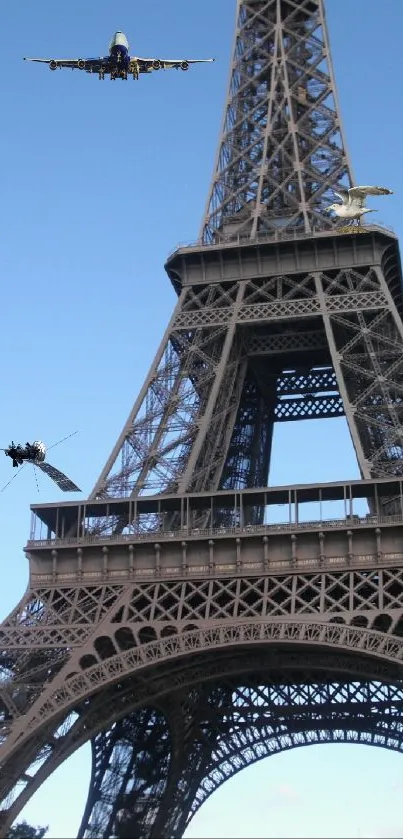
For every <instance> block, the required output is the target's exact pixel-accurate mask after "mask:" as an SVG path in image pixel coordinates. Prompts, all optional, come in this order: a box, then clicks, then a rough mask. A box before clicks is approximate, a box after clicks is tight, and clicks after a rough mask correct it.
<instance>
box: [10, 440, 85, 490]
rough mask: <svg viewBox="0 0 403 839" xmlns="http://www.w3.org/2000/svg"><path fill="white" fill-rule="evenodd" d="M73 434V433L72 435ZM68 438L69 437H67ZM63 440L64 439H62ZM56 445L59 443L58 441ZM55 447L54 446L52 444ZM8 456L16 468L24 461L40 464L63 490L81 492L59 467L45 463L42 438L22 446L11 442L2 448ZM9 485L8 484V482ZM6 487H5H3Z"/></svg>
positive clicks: (39, 466) (44, 448) (44, 449)
mask: <svg viewBox="0 0 403 839" xmlns="http://www.w3.org/2000/svg"><path fill="white" fill-rule="evenodd" d="M70 436H72V435H70ZM65 439H67V438H65ZM60 442H63V440H60ZM56 445H58V444H57V443H56ZM51 448H53V446H51ZM2 451H3V452H4V453H5V455H6V457H10V458H11V460H12V461H13V467H14V469H16V468H17V467H18V466H22V465H23V463H32V465H33V466H38V468H39V469H41V470H42V472H44V473H45V475H48V476H49V478H51V479H52V480H53V481H54V482H55V484H57V486H58V487H59V488H60V489H61V490H63V492H81V490H80V489H79V488H78V486H76V484H74V483H73V481H71V480H70V478H68V477H67V475H65V474H64V473H63V472H60V471H59V469H56V468H55V467H54V466H52V465H51V464H50V463H45V462H44V461H45V457H46V446H45V444H44V443H42V442H41V441H40V440H35V441H34V442H33V443H26V444H25V446H21V445H20V444H19V443H18V444H17V445H15V443H13V442H12V443H11V446H9V447H8V448H7V449H2ZM6 486H8V484H6ZM3 489H5V487H3Z"/></svg>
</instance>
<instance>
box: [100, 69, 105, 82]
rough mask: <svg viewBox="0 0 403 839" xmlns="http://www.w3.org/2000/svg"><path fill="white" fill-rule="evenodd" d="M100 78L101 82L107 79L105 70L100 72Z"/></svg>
mask: <svg viewBox="0 0 403 839" xmlns="http://www.w3.org/2000/svg"><path fill="white" fill-rule="evenodd" d="M98 78H99V80H100V81H103V80H104V78H105V70H100V71H99V73H98Z"/></svg>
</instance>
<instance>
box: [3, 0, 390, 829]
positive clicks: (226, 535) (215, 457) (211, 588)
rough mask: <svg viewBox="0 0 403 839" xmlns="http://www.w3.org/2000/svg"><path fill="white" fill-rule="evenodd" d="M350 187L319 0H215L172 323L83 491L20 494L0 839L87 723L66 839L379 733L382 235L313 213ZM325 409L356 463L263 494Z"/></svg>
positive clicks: (385, 483)
mask: <svg viewBox="0 0 403 839" xmlns="http://www.w3.org/2000/svg"><path fill="white" fill-rule="evenodd" d="M351 181H352V179H351V170H350V167H349V163H348V158H347V155H346V150H345V143H344V140H343V136H342V132H341V121H340V114H339V110H338V106H337V97H336V91H335V84H334V78H333V71H332V66H331V58H330V52H329V43H328V36H327V31H326V24H325V18H324V8H323V0H238V2H237V23H236V33H235V45H234V52H233V61H232V64H231V75H230V86H229V93H228V99H227V104H226V107H225V113H224V124H223V129H222V134H221V139H220V143H219V151H218V156H217V164H216V169H215V174H214V177H213V182H212V186H211V190H210V195H209V200H208V205H207V210H206V214H205V218H204V221H203V226H202V233H201V238H200V241H199V242H198V244H195V245H194V246H189V247H187V248H180V249H177V250H176V251H175V252H174V253H173V254H172V255H171V256H170V257H169V259H168V261H167V263H166V266H165V267H166V270H167V273H168V275H169V278H170V280H171V282H172V284H173V287H174V289H175V292H176V294H177V296H178V301H177V305H176V307H175V310H174V312H173V315H172V318H171V320H170V322H169V324H168V327H167V330H166V332H165V335H164V337H163V340H162V342H161V345H160V347H159V349H158V351H157V353H156V356H155V359H154V361H153V363H152V365H151V368H150V371H149V373H148V375H147V378H146V381H145V382H144V385H143V387H142V389H141V391H140V394H139V396H138V399H137V400H136V402H135V404H134V406H133V409H132V411H131V412H130V416H129V417H128V420H127V422H126V423H125V425H124V427H123V430H122V433H121V435H120V437H119V439H118V440H117V442H116V445H115V446H114V448H113V451H112V452H111V455H110V457H109V459H108V461H107V463H106V464H105V467H104V469H103V470H102V472H101V475H100V476H99V479H98V481H97V482H96V485H95V487H94V489H93V491H92V493H91V495H90V497H89V498H88V499H87V500H86V501H83V502H81V503H79V504H76V503H64V504H53V505H42V506H35V507H33V518H34V522H33V528H32V532H31V537H30V540H29V542H28V545H27V547H26V552H27V556H28V559H29V563H30V582H29V586H28V590H27V592H26V594H25V596H24V598H23V599H22V601H21V602H20V603H19V604H18V606H17V607H16V608H15V609H14V610H13V612H12V613H11V615H9V617H8V618H7V619H6V621H4V623H3V624H2V626H1V628H0V648H1V653H0V800H1V808H2V809H1V810H0V836H1V837H4V836H6V835H7V831H8V828H9V826H10V824H11V823H12V821H13V820H14V819H15V818H16V817H17V816H18V813H19V812H20V810H21V808H22V807H23V806H24V805H25V804H26V802H27V801H28V799H29V798H30V796H31V795H32V794H33V793H34V792H35V791H36V790H37V789H38V788H39V786H40V785H41V784H42V783H43V781H44V780H45V779H46V778H47V777H48V776H49V775H50V774H51V773H52V772H53V771H54V770H55V769H56V768H57V767H58V766H59V765H60V764H61V763H62V762H63V761H64V760H66V759H67V758H68V757H69V756H70V755H71V754H73V752H74V751H75V750H76V749H77V748H79V747H80V746H81V745H82V744H83V743H85V742H87V741H88V740H91V743H92V758H93V764H92V774H91V779H90V789H89V796H88V801H87V805H86V808H85V812H84V815H83V819H82V824H81V828H80V833H79V836H80V837H88V839H95V838H96V839H98V837H105V839H106V837H112V838H113V839H124V837H139V839H140V837H141V839H157V837H170V838H171V837H180V836H181V835H182V834H183V831H184V830H185V828H186V826H187V825H188V824H189V821H190V819H191V818H192V816H193V815H194V813H195V812H196V811H197V810H198V808H199V807H200V806H201V805H202V804H203V802H204V801H205V800H206V798H207V797H208V796H209V795H210V794H211V793H212V792H213V791H214V790H215V789H217V787H219V786H220V784H222V783H223V782H224V781H225V780H226V778H228V777H230V776H231V775H233V774H234V773H235V772H237V771H239V770H240V769H242V768H243V767H245V766H248V765H250V764H251V763H253V762H254V761H256V760H260V759H262V758H264V757H266V756H268V755H271V754H274V753H276V752H279V751H281V750H284V749H289V748H293V747H296V746H301V745H309V744H311V743H322V742H336V741H337V742H347V741H348V742H358V743H369V744H373V745H377V746H383V747H385V748H391V749H396V750H399V751H400V750H402V749H403V717H402V712H403V705H402V703H403V551H402V535H403V483H402V472H403V468H402V467H403V422H402V405H403V324H402V313H403V297H402V273H401V266H400V256H399V248H398V242H397V240H396V237H395V236H394V235H393V234H392V233H391V232H390V231H387V230H385V229H384V228H381V227H377V226H365V227H364V228H363V231H362V232H359V231H350V232H348V231H346V230H345V229H340V228H339V229H335V228H332V223H331V221H330V218H329V216H328V214H327V213H326V212H325V207H326V205H327V204H329V203H330V201H331V195H330V192H331V189H333V188H334V187H336V186H344V187H345V186H348V185H349V184H350V183H351ZM343 415H345V417H346V420H347V422H348V426H349V429H350V433H351V437H352V441H353V444H354V448H355V452H356V455H357V460H358V463H359V467H360V470H361V475H362V480H360V481H356V482H347V483H341V484H323V485H319V486H310V485H307V486H302V487H301V486H291V487H287V488H284V487H277V488H273V487H269V486H268V483H269V482H268V475H269V469H270V460H271V448H272V438H273V428H274V423H275V422H290V421H296V420H299V419H317V418H322V419H325V418H326V419H330V418H332V417H336V416H343ZM329 427H331V426H330V424H329ZM312 456H313V457H314V456H315V452H312ZM359 499H361V501H360V503H361V505H362V504H365V505H366V507H365V512H363V509H362V506H361V508H360V509H359V510H358V512H357V509H356V505H357V503H358V500H359ZM305 503H315V504H316V506H317V512H316V513H315V514H313V513H312V515H311V514H309V515H308V514H307V515H304V514H303V512H302V508H304V504H305ZM332 503H335V504H336V503H337V504H339V505H343V504H344V514H342V515H343V517H342V518H340V511H339V512H335V511H334V510H333V512H332V511H330V512H329V509H328V506H327V505H329V504H332ZM279 505H282V509H287V510H288V520H287V521H284V517H283V518H281V516H280V517H279V513H278V506H279ZM304 509H305V508H304ZM276 510H277V512H276ZM276 516H277V518H276ZM312 518H314V519H315V520H314V521H313V520H312Z"/></svg>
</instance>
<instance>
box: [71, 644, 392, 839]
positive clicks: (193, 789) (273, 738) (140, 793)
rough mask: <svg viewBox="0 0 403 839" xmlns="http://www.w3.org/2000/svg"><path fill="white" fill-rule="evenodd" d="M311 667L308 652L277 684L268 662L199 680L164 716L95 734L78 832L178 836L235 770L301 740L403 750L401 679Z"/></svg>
mask: <svg viewBox="0 0 403 839" xmlns="http://www.w3.org/2000/svg"><path fill="white" fill-rule="evenodd" d="M309 667H310V658H309V656H308V658H307V661H306V666H305V672H304V679H303V682H302V683H301V681H300V677H301V674H300V673H298V671H294V672H293V671H292V670H291V671H290V672H288V673H286V674H284V673H283V674H276V676H275V677H274V683H273V676H272V674H270V676H269V677H268V675H267V674H265V673H264V671H263V672H261V673H260V674H259V675H257V674H256V673H253V675H249V676H244V680H242V677H239V676H238V678H234V677H233V678H228V677H227V678H225V677H223V678H222V679H221V680H219V681H216V682H207V684H204V685H201V684H200V685H196V686H195V687H194V688H193V689H192V690H191V691H189V690H186V691H184V690H182V691H178V692H177V693H172V694H171V695H170V697H169V701H168V702H166V701H165V703H163V706H164V704H165V708H164V710H165V713H166V716H165V719H164V715H163V714H162V713H161V712H160V714H159V715H156V714H155V712H151V711H148V712H147V713H146V712H144V711H143V710H142V711H138V712H134V713H133V714H131V715H130V716H128V717H126V718H125V719H124V720H122V721H121V722H120V723H118V724H117V725H116V726H115V727H114V728H113V730H112V731H108V732H103V733H102V734H100V735H98V737H97V738H95V740H94V745H93V764H94V770H95V771H94V772H93V783H92V786H91V792H90V796H89V800H88V804H87V808H86V813H85V816H84V819H83V822H82V825H81V829H80V833H79V835H80V836H84V837H85V838H86V839H97V838H98V837H100V836H101V837H102V836H103V837H106V836H111V837H113V839H115V838H116V839H125V837H139V839H140V837H141V839H143V837H144V838H145V839H154V837H159V836H162V837H180V836H182V834H183V831H184V829H185V827H186V826H187V825H188V824H189V823H190V821H191V819H192V817H193V816H194V814H195V813H196V812H197V810H198V809H199V807H200V806H201V805H202V804H203V802H204V801H205V800H206V798H207V797H208V796H209V795H211V793H212V792H213V791H214V790H215V789H217V788H218V787H219V786H221V784H222V783H224V782H225V781H226V780H227V779H228V778H229V777H231V776H232V775H234V774H235V773H237V772H239V771H240V770H242V769H244V768H245V767H246V766H249V765H251V764H252V763H254V762H256V761H257V760H261V759H262V758H264V757H268V756H269V755H272V754H275V753H276V752H279V751H283V750H284V749H289V748H293V747H295V746H301V745H310V744H314V743H329V742H356V743H366V744H373V745H378V746H387V745H389V746H390V747H391V748H394V749H396V750H398V751H402V750H403V691H402V688H401V687H394V686H392V685H388V684H382V683H379V682H372V683H369V682H365V681H362V680H354V681H351V682H349V683H347V682H345V681H344V680H340V677H339V676H338V675H333V676H332V677H330V678H329V679H325V680H324V681H322V680H321V678H319V679H318V674H315V671H313V672H312V673H310V672H309ZM284 676H286V678H285V679H284ZM276 677H277V678H276ZM287 677H288V678H287ZM152 717H153V719H152ZM151 719H152V724H151V725H150V722H151ZM168 723H169V724H168ZM168 731H169V734H168ZM153 735H154V736H153ZM154 744H155V745H154ZM155 746H156V748H155Z"/></svg>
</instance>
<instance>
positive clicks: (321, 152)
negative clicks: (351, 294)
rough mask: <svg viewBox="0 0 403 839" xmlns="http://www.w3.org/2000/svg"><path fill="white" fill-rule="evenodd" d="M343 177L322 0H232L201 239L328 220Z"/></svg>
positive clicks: (321, 225) (319, 225)
mask: <svg viewBox="0 0 403 839" xmlns="http://www.w3.org/2000/svg"><path fill="white" fill-rule="evenodd" d="M351 183H352V177H351V167H350V163H349V159H348V155H347V151H346V144H345V140H344V137H343V132H342V128H341V120H340V112H339V106H338V101H337V93H336V85H335V79H334V75H333V69H332V62H331V56H330V48H329V39H328V34H327V27H326V20H325V12H324V4H323V0H238V3H237V9H236V29H235V41H234V46H233V58H232V65H231V74H230V81H229V89H228V95H227V102H226V105H225V109H224V121H223V125H222V129H221V136H220V140H219V145H218V152H217V160H216V165H215V172H214V177H213V182H212V185H211V189H210V195H209V198H208V201H207V207H206V212H205V217H204V220H203V224H202V230H201V238H202V239H203V241H205V242H207V243H208V242H210V243H211V242H220V241H225V240H226V239H230V238H231V236H239V235H240V236H242V237H245V238H249V237H250V238H251V239H253V238H254V237H255V236H256V235H257V234H262V233H263V234H264V233H273V234H274V233H275V232H278V231H279V230H281V231H282V232H285V233H286V232H287V231H288V232H289V231H292V230H299V231H301V232H302V231H305V232H312V231H318V230H323V229H326V228H330V227H331V224H332V223H331V221H330V219H329V215H328V214H327V213H326V212H325V208H326V207H327V206H328V205H329V204H330V203H331V202H332V200H333V198H332V196H333V192H332V191H333V189H337V186H339V187H341V186H344V188H346V187H347V188H348V187H349V186H351Z"/></svg>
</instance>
